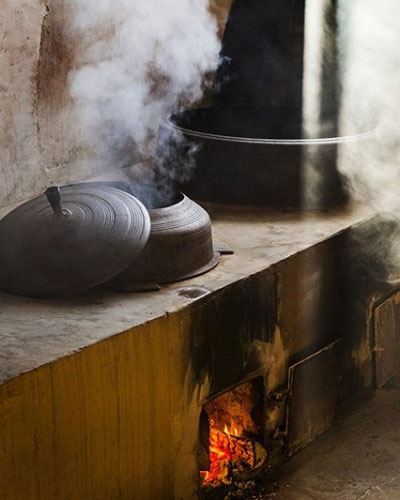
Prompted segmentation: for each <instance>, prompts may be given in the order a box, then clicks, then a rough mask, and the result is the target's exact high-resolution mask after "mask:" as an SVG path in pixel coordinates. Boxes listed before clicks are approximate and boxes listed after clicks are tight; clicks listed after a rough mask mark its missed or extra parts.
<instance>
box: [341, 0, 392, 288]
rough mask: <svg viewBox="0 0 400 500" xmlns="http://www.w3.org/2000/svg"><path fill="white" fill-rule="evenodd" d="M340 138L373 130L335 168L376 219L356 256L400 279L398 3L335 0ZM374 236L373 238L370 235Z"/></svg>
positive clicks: (363, 232)
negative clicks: (338, 34)
mask: <svg viewBox="0 0 400 500" xmlns="http://www.w3.org/2000/svg"><path fill="white" fill-rule="evenodd" d="M338 4H339V7H338V8H339V26H340V32H341V39H340V40H341V53H342V63H343V68H342V69H343V82H342V83H343V95H342V105H341V122H340V131H341V133H342V134H347V133H350V134H351V133H357V132H365V131H366V130H368V129H370V130H371V129H375V131H374V134H373V136H372V137H370V138H368V139H366V140H363V141H362V142H360V144H359V146H358V147H356V148H355V147H352V148H342V150H341V151H340V156H339V168H340V170H341V172H342V173H343V174H344V175H345V176H346V178H347V181H348V185H349V187H350V188H351V191H352V194H353V197H354V198H355V199H356V200H358V201H361V202H362V203H364V204H368V205H369V206H370V207H371V208H373V210H374V211H376V212H377V213H380V214H381V215H380V217H379V218H377V219H375V221H374V222H373V223H371V224H369V225H364V226H363V227H362V228H360V230H359V231H358V232H357V233H356V235H355V242H356V245H358V247H359V251H360V252H362V253H365V254H367V256H368V258H369V259H370V260H371V261H372V260H374V259H375V261H380V264H381V265H382V267H385V268H386V271H387V273H388V274H389V275H392V276H393V277H394V279H399V278H400V211H399V205H400V50H399V47H400V2H399V1H398V0H339V2H338ZM374 235H375V236H374Z"/></svg>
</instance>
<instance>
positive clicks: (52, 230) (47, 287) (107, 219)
mask: <svg viewBox="0 0 400 500" xmlns="http://www.w3.org/2000/svg"><path fill="white" fill-rule="evenodd" d="M149 234H150V217H149V214H148V212H147V210H146V209H145V207H144V206H143V205H142V203H141V202H140V201H138V200H137V199H136V198H134V197H133V196H132V195H130V194H128V193H125V192H123V191H121V190H119V189H115V188H111V187H107V186H102V187H93V186H92V187H90V186H85V185H84V184H80V185H73V186H66V187H62V188H61V189H59V188H58V187H52V188H49V189H48V190H46V193H44V194H42V195H40V196H38V197H37V198H34V199H33V200H30V201H28V202H26V203H24V204H22V205H20V206H19V207H17V208H16V209H15V210H13V211H12V212H10V213H9V214H8V215H6V216H5V217H4V218H3V219H2V220H1V221H0V288H2V289H3V290H5V291H8V292H12V293H16V294H19V295H26V296H31V297H57V296H71V295H74V294H76V293H79V292H82V291H84V290H87V289H89V288H92V287H94V286H96V285H99V284H100V283H103V282H104V281H107V280H109V279H110V278H112V277H113V276H115V275H116V274H118V273H120V272H121V271H122V270H123V269H125V268H126V267H127V266H128V265H129V264H130V263H131V262H132V261H133V260H134V259H135V258H136V257H137V256H138V255H139V253H140V252H141V250H142V249H143V248H144V246H145V244H146V242H147V239H148V237H149Z"/></svg>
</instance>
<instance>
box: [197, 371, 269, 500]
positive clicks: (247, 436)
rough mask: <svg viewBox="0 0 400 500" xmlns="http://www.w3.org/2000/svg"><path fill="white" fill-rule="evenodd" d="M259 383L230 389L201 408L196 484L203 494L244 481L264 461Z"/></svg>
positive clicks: (261, 388)
mask: <svg viewBox="0 0 400 500" xmlns="http://www.w3.org/2000/svg"><path fill="white" fill-rule="evenodd" d="M262 415H263V379H262V378H261V377H259V378H256V379H253V380H251V381H249V382H246V383H244V384H241V385H239V386H236V387H234V388H233V389H232V390H230V391H227V392H225V393H224V394H222V395H221V396H218V397H216V398H214V399H212V400H211V401H209V402H208V403H206V404H205V405H204V406H203V410H202V414H201V418H200V439H201V444H202V452H203V453H202V454H200V455H201V456H200V460H199V467H200V482H201V487H202V489H203V492H204V493H206V491H204V490H208V489H212V488H217V487H219V486H222V485H224V484H230V483H233V482H235V481H240V480H243V479H248V478H249V477H251V475H252V474H254V473H255V471H256V470H258V469H259V468H260V467H261V466H262V465H263V464H264V462H265V461H266V459H267V453H266V451H265V449H264V447H263V445H262V442H263V418H262Z"/></svg>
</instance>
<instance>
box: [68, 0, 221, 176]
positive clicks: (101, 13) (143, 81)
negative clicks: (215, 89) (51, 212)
mask: <svg viewBox="0 0 400 500" xmlns="http://www.w3.org/2000/svg"><path fill="white" fill-rule="evenodd" d="M68 8H69V10H70V16H71V19H72V20H73V21H72V24H73V32H74V36H76V37H78V38H79V39H80V43H79V45H80V46H81V47H82V50H81V53H80V55H79V57H80V61H79V62H80V68H79V69H78V70H77V71H75V72H74V73H73V74H72V75H71V79H70V89H71V90H70V91H71V95H72V97H73V100H74V103H75V106H74V114H75V117H76V120H77V122H78V124H79V129H80V134H81V136H82V138H83V141H84V142H85V143H86V146H89V148H90V149H91V152H92V154H93V155H95V158H96V166H97V168H98V169H99V168H102V169H107V170H109V169H110V168H111V169H117V168H120V167H126V166H129V165H131V164H132V163H134V162H135V161H137V160H139V159H148V158H151V157H154V153H155V143H156V141H155V138H156V134H157V130H158V126H159V123H160V121H161V120H162V119H164V118H166V117H167V116H168V115H169V114H171V112H173V111H176V110H179V109H180V108H181V107H183V106H188V105H190V104H193V103H195V102H196V101H198V100H199V99H200V98H201V97H202V95H203V91H204V85H205V75H207V73H208V72H210V71H212V70H214V69H215V67H216V64H217V60H218V53H219V49H220V42H219V40H218V37H217V25H216V21H215V19H214V18H213V17H212V16H211V14H210V12H209V9H208V0H142V1H139V0H137V1H135V0H133V1H132V0H97V1H93V2H81V1H79V0H70V1H69V6H68ZM189 167H190V166H189ZM189 167H188V168H189Z"/></svg>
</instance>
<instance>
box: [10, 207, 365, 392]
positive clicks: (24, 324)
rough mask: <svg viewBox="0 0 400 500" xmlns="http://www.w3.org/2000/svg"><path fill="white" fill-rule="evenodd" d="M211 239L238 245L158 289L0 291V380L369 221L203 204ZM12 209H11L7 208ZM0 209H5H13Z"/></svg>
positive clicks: (359, 216) (355, 213)
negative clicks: (49, 295)
mask: <svg viewBox="0 0 400 500" xmlns="http://www.w3.org/2000/svg"><path fill="white" fill-rule="evenodd" d="M206 208H208V210H209V212H210V214H211V217H212V219H213V228H214V239H215V240H216V241H221V242H223V243H224V244H226V245H227V246H229V247H230V248H232V249H233V250H234V252H235V253H234V255H229V256H223V257H222V260H221V263H220V264H219V266H218V267H217V268H215V269H214V270H212V271H211V272H209V273H207V274H204V275H202V276H199V277H196V278H193V279H190V280H186V281H183V282H179V283H175V284H172V285H169V286H165V287H163V288H162V289H161V291H159V292H146V293H128V294H119V293H115V292H112V291H105V290H100V289H98V290H92V291H90V292H89V293H87V294H85V295H84V296H81V297H79V298H77V299H74V300H68V301H66V300H64V301H61V300H58V301H55V300H36V299H27V298H23V297H17V296H13V295H9V294H6V293H1V292H0V383H5V382H7V381H8V380H11V379H12V378H15V377H17V376H18V375H20V374H22V373H24V372H27V371H31V370H34V369H36V368H37V367H39V366H41V365H44V364H47V363H51V362H53V361H55V360H56V359H58V358H61V357H64V356H67V355H70V354H72V353H74V352H75V351H77V350H80V349H83V348H85V347H87V346H89V345H92V344H94V343H96V342H99V341H101V340H104V339H106V338H108V337H110V336H113V335H116V334H119V333H122V332H124V331H126V330H129V329H132V328H134V327H137V326H139V325H141V324H144V323H146V322H149V321H151V320H154V319H156V318H159V317H160V316H163V315H165V314H170V313H173V312H175V311H178V310H179V309H181V308H184V307H185V306H187V305H188V303H190V302H192V301H193V300H197V299H195V298H188V297H185V296H182V295H180V294H179V289H181V288H182V287H185V286H200V287H204V288H205V289H206V290H207V291H209V292H210V293H213V292H215V291H217V290H220V289H221V288H223V287H225V286H228V285H230V284H232V283H234V282H236V281H239V280H241V279H244V278H245V277H248V276H251V275H252V274H256V273H258V272H260V271H262V270H265V269H266V268H268V267H270V266H272V265H274V264H276V263H278V262H280V261H282V260H285V259H287V258H289V257H291V256H293V255H295V254H297V253H299V252H301V251H303V250H305V249H306V248H308V247H310V246H313V245H315V244H317V243H319V242H321V241H323V240H326V239H328V238H331V237H332V236H334V235H335V234H337V233H340V232H342V231H344V230H346V229H348V228H349V227H351V226H353V225H355V224H357V223H359V222H361V221H362V220H365V219H366V218H368V217H369V216H370V215H371V214H370V213H369V212H368V210H367V209H366V208H363V207H354V208H352V209H351V210H346V211H336V212H335V211H332V212H326V213H313V214H288V213H273V212H269V211H265V210H262V209H246V208H240V209H239V208H232V207H216V206H213V207H206ZM8 210H9V209H8ZM8 210H7V209H2V214H0V215H3V214H4V213H6V212H7V211H8Z"/></svg>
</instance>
